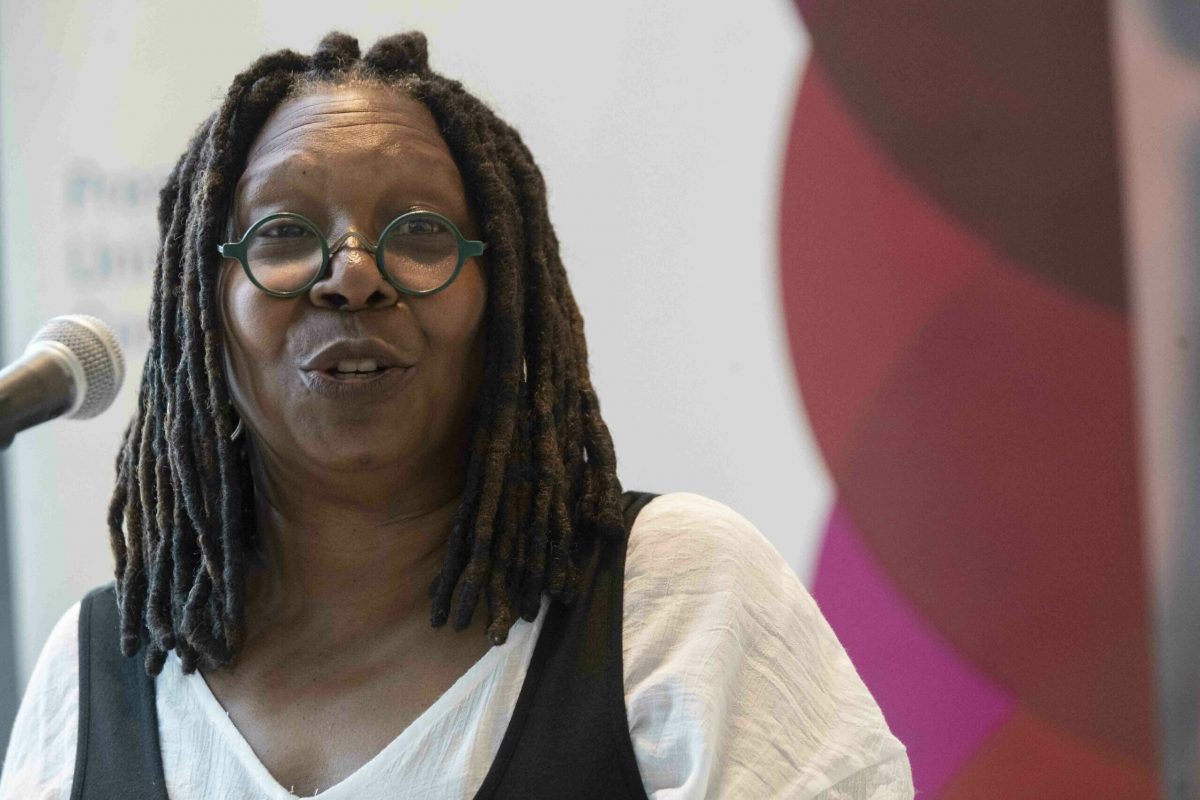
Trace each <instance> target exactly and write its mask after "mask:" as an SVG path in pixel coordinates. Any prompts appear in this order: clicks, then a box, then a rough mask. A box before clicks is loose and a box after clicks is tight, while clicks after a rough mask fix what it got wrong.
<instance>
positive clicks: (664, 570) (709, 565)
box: [626, 492, 792, 584]
mask: <svg viewBox="0 0 1200 800" xmlns="http://www.w3.org/2000/svg"><path fill="white" fill-rule="evenodd" d="M626 562H627V563H626V579H627V580H629V579H630V578H633V579H657V580H663V581H667V582H670V583H672V584H681V583H686V582H687V581H688V580H689V579H693V580H695V579H700V578H704V579H709V580H711V579H714V578H715V579H719V580H738V579H752V580H753V579H760V578H764V577H767V574H770V573H779V572H780V571H781V570H782V571H784V573H785V574H786V575H789V576H790V575H792V572H791V570H790V568H789V567H788V566H787V564H786V563H785V562H784V561H783V558H782V557H781V556H780V555H779V552H778V551H777V550H776V549H775V547H774V546H773V545H772V544H771V543H770V542H769V541H767V539H766V537H764V536H763V535H762V533H760V532H759V530H758V529H757V528H756V527H754V525H753V524H751V522H750V521H749V520H747V519H746V518H745V517H743V516H742V515H741V514H739V513H737V512H736V511H734V510H733V509H732V508H729V507H728V506H726V505H724V504H722V503H720V502H717V501H716V500H712V499H710V498H708V497H704V496H702V495H698V494H691V493H689V492H673V493H671V494H664V495H660V496H659V497H656V498H655V499H653V500H651V501H650V502H649V503H648V504H647V505H646V507H645V508H643V509H642V512H641V513H640V514H639V515H638V517H637V519H636V520H635V521H634V525H633V529H632V531H631V532H630V538H629V549H628V552H627V555H626ZM776 577H778V575H776Z"/></svg>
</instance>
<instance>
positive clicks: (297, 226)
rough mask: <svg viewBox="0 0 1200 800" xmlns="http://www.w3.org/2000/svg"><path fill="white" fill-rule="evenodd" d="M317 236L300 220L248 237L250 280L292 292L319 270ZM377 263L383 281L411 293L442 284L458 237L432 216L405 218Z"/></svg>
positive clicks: (285, 220)
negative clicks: (387, 281)
mask: <svg viewBox="0 0 1200 800" xmlns="http://www.w3.org/2000/svg"><path fill="white" fill-rule="evenodd" d="M321 237H322V235H321V232H320V231H318V230H316V229H315V228H314V227H312V226H311V225H309V224H307V223H306V222H305V221H304V220H300V219H296V218H287V217H285V218H282V219H275V220H271V221H270V222H267V223H265V224H263V225H262V226H260V227H259V228H258V229H256V230H255V231H254V233H253V234H251V236H250V238H249V240H248V241H247V243H246V245H247V246H246V261H247V264H248V266H249V267H250V272H251V273H252V274H253V275H254V279H255V280H256V281H257V282H258V283H259V285H261V286H262V287H263V288H265V289H267V290H269V291H272V292H281V293H285V292H294V291H296V290H298V289H300V288H302V287H304V286H306V285H308V283H309V282H311V281H312V280H313V278H314V277H315V276H316V275H317V273H318V272H320V270H321V266H322V248H321ZM378 252H379V256H380V258H379V260H380V262H381V263H382V265H383V268H384V270H385V271H386V272H387V274H388V276H389V278H390V279H391V280H392V282H393V283H395V284H396V285H398V286H401V287H403V288H405V289H408V290H410V291H414V292H428V291H432V290H434V289H438V288H440V287H442V286H443V285H445V283H446V282H447V281H448V280H450V278H451V276H453V274H454V270H455V268H456V267H457V266H458V238H457V237H456V236H455V235H454V232H453V231H452V230H450V228H449V227H447V226H446V224H445V223H444V222H442V221H441V220H440V219H439V218H438V217H436V216H434V215H432V214H429V215H426V214H413V215H407V216H405V217H404V218H403V219H402V220H401V221H400V222H398V223H396V224H394V225H392V226H391V227H390V228H389V229H388V230H387V232H386V234H385V235H384V238H383V240H382V241H381V242H380V243H379V250H378Z"/></svg>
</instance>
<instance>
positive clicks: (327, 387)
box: [300, 367, 416, 400]
mask: <svg viewBox="0 0 1200 800" xmlns="http://www.w3.org/2000/svg"><path fill="white" fill-rule="evenodd" d="M415 371H416V367H388V368H387V369H385V370H380V371H379V372H363V373H356V374H354V375H346V377H335V376H334V375H331V374H329V373H328V372H322V371H319V370H308V369H302V370H300V374H301V375H302V376H303V377H304V384H305V385H306V386H307V387H308V389H309V390H310V391H312V392H313V393H315V394H319V395H324V396H325V397H337V398H362V399H364V400H367V399H373V398H376V397H383V396H385V395H388V394H391V393H393V392H398V391H400V390H401V389H403V388H404V387H405V386H406V385H407V384H408V382H409V381H410V380H411V379H412V374H413V373H414V372H415Z"/></svg>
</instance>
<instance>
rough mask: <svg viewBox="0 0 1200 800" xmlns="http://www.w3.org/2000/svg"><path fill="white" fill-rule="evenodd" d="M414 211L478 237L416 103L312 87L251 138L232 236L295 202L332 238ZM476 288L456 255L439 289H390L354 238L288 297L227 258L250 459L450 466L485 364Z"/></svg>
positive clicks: (445, 469) (444, 469)
mask: <svg viewBox="0 0 1200 800" xmlns="http://www.w3.org/2000/svg"><path fill="white" fill-rule="evenodd" d="M414 209H422V210H431V211H436V212H438V213H440V214H442V215H443V216H445V217H448V218H449V219H450V220H451V221H453V222H454V224H455V225H457V226H458V228H459V229H460V230H461V231H462V233H463V235H464V236H465V237H466V238H468V239H477V238H479V236H478V229H477V227H476V225H475V221H474V220H473V219H472V218H471V214H470V210H469V208H468V204H467V198H466V193H465V192H464V189H463V183H462V178H461V176H460V175H459V172H458V168H457V166H456V165H455V163H454V159H453V158H452V157H451V155H450V151H449V149H448V148H447V146H446V143H445V141H444V140H443V139H442V136H441V134H440V133H439V132H438V129H437V126H436V124H435V123H434V120H433V117H432V116H431V115H430V113H429V111H428V110H427V109H426V108H425V107H424V106H423V105H422V104H420V103H419V102H417V101H415V100H412V99H410V98H408V97H405V96H403V95H401V94H399V93H398V92H394V91H389V90H387V89H381V88H375V87H320V88H318V89H315V90H312V91H309V92H307V93H305V94H303V95H301V96H298V97H294V98H292V99H289V100H287V101H286V102H284V103H283V104H282V105H281V106H280V107H279V108H278V109H277V110H276V111H275V112H274V113H273V114H272V116H271V117H270V118H269V119H268V120H267V123H266V124H265V126H264V127H263V129H262V131H261V133H260V134H259V135H258V138H257V140H256V141H255V142H254V145H253V146H252V148H251V151H250V154H249V158H248V161H247V164H246V170H245V172H244V173H243V174H242V177H241V179H240V180H239V181H238V184H237V189H236V194H235V200H234V209H233V215H234V216H233V227H234V230H233V234H234V237H233V238H234V239H236V238H239V237H240V236H241V235H242V234H243V233H244V232H245V231H246V229H247V228H248V227H249V226H250V225H251V224H252V223H254V222H255V221H256V220H258V219H259V218H261V217H262V216H264V215H266V214H269V213H272V212H278V211H293V212H298V213H300V214H303V215H304V216H306V217H308V218H309V219H310V220H312V221H313V222H315V223H316V224H317V226H318V227H320V228H321V229H322V231H323V232H324V233H325V236H326V238H327V239H328V240H329V241H330V242H332V241H333V240H334V239H336V238H337V237H338V236H341V235H342V234H343V233H345V232H346V231H348V230H351V229H352V230H354V231H357V232H359V233H362V234H363V235H364V236H366V237H368V238H369V239H371V241H378V238H379V234H380V232H381V231H382V230H383V228H384V227H385V226H386V225H387V223H388V222H390V221H391V220H393V219H394V218H396V217H397V216H399V215H400V214H403V213H405V212H407V211H412V210H414ZM486 288H487V287H486V282H485V280H484V276H483V274H482V269H481V267H480V265H479V264H478V263H477V262H476V260H475V259H469V260H468V261H467V262H466V263H465V264H464V265H463V267H462V270H461V271H460V272H459V274H458V277H457V278H456V279H455V280H454V282H453V283H452V284H450V286H448V287H447V288H446V289H445V290H443V291H441V292H439V293H437V294H433V295H429V296H426V297H411V296H408V295H404V294H401V293H399V292H397V291H396V290H395V289H394V288H393V287H392V286H391V285H390V284H389V283H388V282H387V281H386V280H385V279H384V278H383V276H382V275H381V274H380V273H379V270H378V269H377V267H376V264H375V258H374V256H373V255H371V254H370V253H369V252H368V251H366V250H364V249H362V246H361V244H360V243H359V242H358V241H357V240H355V239H351V240H350V241H349V242H347V244H346V246H344V247H342V248H341V249H340V250H339V251H338V252H336V253H335V254H334V255H333V256H332V259H331V264H330V269H329V271H328V272H327V274H326V275H325V277H324V278H323V279H322V280H321V281H319V282H318V283H316V284H315V285H314V286H313V287H312V289H311V290H309V291H308V292H307V293H306V294H304V295H302V296H300V297H294V298H288V299H280V298H276V297H272V296H270V295H268V294H266V293H264V292H262V291H261V290H259V289H258V288H256V287H255V286H254V285H253V284H252V283H251V282H250V281H249V279H247V277H246V276H245V274H244V273H243V271H242V269H241V267H240V265H239V264H238V263H237V262H236V261H234V260H227V261H226V262H225V264H224V267H223V273H222V275H221V289H220V293H221V312H222V318H223V324H224V327H225V342H226V357H227V362H226V364H227V368H228V374H229V381H230V390H231V393H232V397H233V402H234V405H235V407H236V408H237V410H238V412H239V413H240V414H241V417H242V419H243V421H244V422H245V425H246V426H247V427H248V428H249V430H250V431H251V433H252V435H253V437H254V441H255V445H256V447H257V448H259V450H260V451H261V454H262V456H263V457H264V458H266V459H267V460H268V462H269V463H274V464H276V465H278V466H283V467H285V468H289V469H294V468H299V469H300V470H301V471H308V470H312V469H316V470H318V471H319V472H329V471H341V470H356V471H361V470H363V469H374V468H379V467H392V466H394V467H396V468H397V469H398V470H399V471H398V472H397V473H396V477H397V478H398V479H401V480H404V479H420V480H431V479H434V477H435V476H437V475H442V476H447V475H457V474H458V470H459V469H460V465H461V462H460V459H461V456H462V452H463V446H464V444H465V441H466V438H465V426H466V424H467V417H468V415H469V412H470V408H471V404H472V402H473V400H474V398H475V394H476V392H477V390H478V386H479V381H480V376H481V373H482V363H483V344H484V343H483V337H482V332H481V328H482V319H483V315H484V308H485V306H486V303H487V291H486ZM369 362H374V365H372V364H371V363H369ZM339 366H340V367H341V368H342V369H341V370H339ZM348 366H350V367H351V368H352V369H358V370H364V369H370V367H371V366H376V367H377V369H375V370H374V371H370V372H347V371H346V368H347V367H348Z"/></svg>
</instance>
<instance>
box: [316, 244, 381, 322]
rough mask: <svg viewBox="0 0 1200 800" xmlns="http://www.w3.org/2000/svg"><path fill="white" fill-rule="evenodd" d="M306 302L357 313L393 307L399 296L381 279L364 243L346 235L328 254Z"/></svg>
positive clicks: (373, 258) (371, 255)
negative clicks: (327, 265)
mask: <svg viewBox="0 0 1200 800" xmlns="http://www.w3.org/2000/svg"><path fill="white" fill-rule="evenodd" d="M309 299H310V300H311V301H312V303H313V304H314V305H316V306H320V307H322V308H337V309H341V310H343V311H359V310H362V309H367V308H383V307H385V306H389V305H395V304H396V303H397V302H398V301H399V300H400V293H399V292H397V291H396V288H395V287H394V286H392V285H391V284H390V283H388V282H387V280H386V279H385V278H384V277H383V273H382V272H380V271H379V267H378V265H376V263H375V256H374V254H373V253H372V252H371V251H370V250H368V249H367V247H366V245H365V243H364V242H363V241H362V240H361V239H360V238H359V237H358V236H350V237H349V238H347V239H346V241H345V243H344V244H341V245H339V246H337V247H336V249H335V250H334V251H333V252H331V253H330V254H329V269H328V270H327V271H326V273H325V277H323V278H322V279H321V280H319V281H317V282H316V283H314V284H313V286H312V288H311V289H309Z"/></svg>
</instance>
